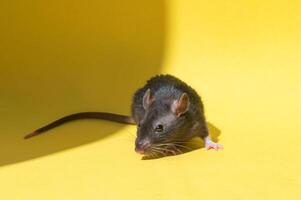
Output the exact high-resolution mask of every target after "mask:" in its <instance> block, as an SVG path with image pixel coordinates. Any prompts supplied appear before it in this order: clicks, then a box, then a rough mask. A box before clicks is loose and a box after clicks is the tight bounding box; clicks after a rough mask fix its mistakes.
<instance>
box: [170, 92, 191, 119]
mask: <svg viewBox="0 0 301 200" xmlns="http://www.w3.org/2000/svg"><path fill="white" fill-rule="evenodd" d="M189 104H190V101H189V97H188V95H187V94H186V93H185V92H184V93H183V94H182V95H181V97H180V99H179V100H175V101H174V102H173V103H172V105H171V111H172V112H173V113H174V114H175V115H177V116H178V117H179V116H180V115H182V114H184V113H185V112H187V110H188V108H189Z"/></svg>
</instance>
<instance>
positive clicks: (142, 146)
mask: <svg viewBox="0 0 301 200" xmlns="http://www.w3.org/2000/svg"><path fill="white" fill-rule="evenodd" d="M149 147H150V142H149V141H148V140H136V147H135V151H136V152H137V153H139V154H144V153H145V152H146V151H147V149H148V148H149Z"/></svg>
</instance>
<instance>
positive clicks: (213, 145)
mask: <svg viewBox="0 0 301 200" xmlns="http://www.w3.org/2000/svg"><path fill="white" fill-rule="evenodd" d="M205 147H206V149H207V150H209V149H215V150H219V149H223V148H224V147H223V145H221V144H218V143H215V142H212V141H211V140H210V141H206V143H205Z"/></svg>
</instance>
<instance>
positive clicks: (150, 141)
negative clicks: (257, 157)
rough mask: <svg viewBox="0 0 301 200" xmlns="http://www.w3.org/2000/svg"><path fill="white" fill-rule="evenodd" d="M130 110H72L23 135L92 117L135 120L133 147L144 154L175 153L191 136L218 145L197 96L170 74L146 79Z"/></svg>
mask: <svg viewBox="0 0 301 200" xmlns="http://www.w3.org/2000/svg"><path fill="white" fill-rule="evenodd" d="M131 112H132V117H130V116H125V115H119V114H114V113H106V112H82V113H75V114H72V115H68V116H65V117H63V118H60V119H58V120H56V121H54V122H52V123H50V124H48V125H46V126H43V127H42V128H40V129H37V130H35V131H34V132H32V133H30V134H28V135H26V136H25V137H24V138H25V139H28V138H31V137H33V136H36V135H39V134H41V133H43V132H45V131H47V130H49V129H52V128H54V127H57V126H59V125H61V124H64V123H66V122H69V121H73V120H78V119H87V118H93V119H104V120H110V121H115V122H120V123H126V124H136V125H137V137H136V141H135V150H136V152H137V153H140V154H144V155H158V154H161V155H167V154H170V153H172V154H177V152H178V151H180V150H179V149H180V148H181V147H184V146H185V143H187V142H189V141H190V140H191V139H192V138H194V137H201V138H202V139H204V142H205V147H206V148H207V149H210V148H213V149H216V150H218V149H221V148H222V145H220V144H217V143H214V142H213V141H212V140H211V139H210V137H209V134H208V128H207V124H206V120H205V115H204V107H203V103H202V101H201V98H200V96H199V95H198V94H197V92H196V91H195V90H194V89H193V88H191V87H190V86H189V85H187V84H186V83H185V82H183V81H181V80H180V79H178V78H176V77H174V76H172V75H157V76H155V77H152V78H151V79H149V80H148V81H147V83H146V84H145V85H144V86H143V87H142V88H140V89H138V90H137V91H136V92H135V93H134V95H133V100H132V105H131ZM180 152H181V151H180Z"/></svg>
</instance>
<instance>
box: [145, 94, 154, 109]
mask: <svg viewBox="0 0 301 200" xmlns="http://www.w3.org/2000/svg"><path fill="white" fill-rule="evenodd" d="M153 101H154V98H153V97H152V95H151V91H150V89H147V90H146V92H145V93H144V95H143V108H144V109H145V110H146V109H147V108H148V107H149V105H150V104H151V103H152V102H153Z"/></svg>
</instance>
